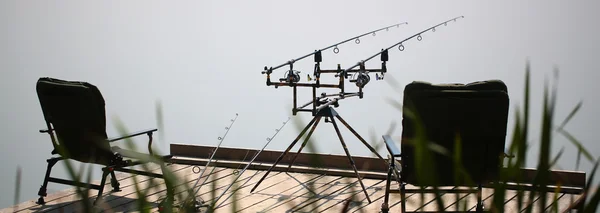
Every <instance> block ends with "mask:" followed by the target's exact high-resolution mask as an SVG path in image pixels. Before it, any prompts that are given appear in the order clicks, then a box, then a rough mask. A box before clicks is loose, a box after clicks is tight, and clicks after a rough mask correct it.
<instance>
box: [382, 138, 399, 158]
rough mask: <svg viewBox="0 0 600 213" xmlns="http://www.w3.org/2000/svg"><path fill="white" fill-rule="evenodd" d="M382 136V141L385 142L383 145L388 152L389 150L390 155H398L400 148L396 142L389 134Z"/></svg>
mask: <svg viewBox="0 0 600 213" xmlns="http://www.w3.org/2000/svg"><path fill="white" fill-rule="evenodd" d="M382 137H383V141H384V142H385V147H386V148H387V150H388V152H390V155H392V157H400V155H401V152H400V149H398V147H397V146H396V142H395V141H394V140H393V139H392V137H390V136H389V135H384V136H382Z"/></svg>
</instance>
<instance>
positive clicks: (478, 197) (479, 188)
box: [476, 184, 483, 212]
mask: <svg viewBox="0 0 600 213" xmlns="http://www.w3.org/2000/svg"><path fill="white" fill-rule="evenodd" d="M481 193H482V190H481V184H479V185H478V186H477V209H476V211H477V212H483V203H482V202H481Z"/></svg>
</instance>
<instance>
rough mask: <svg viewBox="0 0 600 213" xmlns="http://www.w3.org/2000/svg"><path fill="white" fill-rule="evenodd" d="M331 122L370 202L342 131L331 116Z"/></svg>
mask: <svg viewBox="0 0 600 213" xmlns="http://www.w3.org/2000/svg"><path fill="white" fill-rule="evenodd" d="M331 123H332V124H333V128H335V132H336V133H337V135H338V138H340V142H341V143H342V147H343V148H344V152H346V156H347V157H348V160H349V161H350V165H352V169H354V174H356V178H358V182H359V183H360V186H361V187H362V190H363V192H365V196H366V197H367V201H369V203H371V198H369V194H368V193H367V189H365V185H364V184H363V182H362V180H361V178H360V175H359V174H358V171H357V170H356V165H355V164H354V160H353V159H352V156H350V152H349V151H348V147H346V143H344V138H342V133H340V129H339V128H338V126H337V124H336V123H335V119H334V118H333V117H331Z"/></svg>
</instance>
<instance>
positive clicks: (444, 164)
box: [382, 80, 509, 212]
mask: <svg viewBox="0 0 600 213" xmlns="http://www.w3.org/2000/svg"><path fill="white" fill-rule="evenodd" d="M403 102H404V109H403V120H402V127H403V129H402V138H401V141H400V148H401V149H398V147H396V143H395V141H394V140H393V139H392V138H391V137H390V136H389V135H384V136H383V139H384V141H385V144H386V147H387V150H388V152H389V170H388V175H387V184H386V190H385V197H384V203H383V205H382V212H388V211H389V208H388V201H389V193H390V182H391V180H392V178H394V179H395V180H396V181H397V182H398V183H399V186H400V199H401V205H402V206H401V210H402V212H405V211H406V195H405V194H406V193H424V192H430V193H431V192H432V191H433V190H435V189H437V187H455V188H453V190H439V191H438V192H439V193H444V192H449V191H453V192H454V193H473V192H476V193H477V207H476V211H477V212H482V211H483V204H482V201H481V192H482V185H484V184H486V183H490V182H493V181H495V180H497V176H498V172H499V170H500V168H501V166H502V159H503V157H505V156H506V155H505V154H504V148H505V138H506V128H507V120H508V104H509V99H508V94H507V88H506V85H505V84H504V83H503V82H502V81H499V80H494V81H483V82H474V83H470V84H467V85H462V84H451V85H432V84H429V83H425V82H413V83H411V84H409V85H407V86H406V87H405V89H404V100H403ZM419 142H421V143H419ZM457 142H460V143H457ZM458 145H460V146H458ZM430 147H438V148H442V149H441V150H442V151H432V150H431V149H430ZM458 147H460V150H455V149H456V148H458ZM426 150H430V151H426ZM443 150H445V152H444V151H443ZM427 153H429V156H430V158H429V159H431V160H430V161H425V159H426V157H423V158H420V159H417V157H419V156H427ZM456 153H460V155H458V156H460V162H457V161H455V159H457V160H458V158H455V157H454V155H456ZM397 160H400V161H399V162H400V163H398V161H397ZM418 161H421V162H418ZM417 163H419V164H417ZM398 164H400V165H398ZM417 165H421V166H420V167H417ZM417 173H418V174H419V175H417ZM406 184H411V185H413V186H417V189H410V190H409V189H406V187H405V185H406ZM465 186H466V187H465ZM456 187H461V188H467V189H458V188H456ZM432 188H433V189H432ZM433 192H435V191H433ZM440 199H441V198H440ZM458 206H459V205H458V204H456V207H457V209H456V210H457V211H458V210H459V209H458ZM440 211H442V210H440ZM444 211H446V210H444Z"/></svg>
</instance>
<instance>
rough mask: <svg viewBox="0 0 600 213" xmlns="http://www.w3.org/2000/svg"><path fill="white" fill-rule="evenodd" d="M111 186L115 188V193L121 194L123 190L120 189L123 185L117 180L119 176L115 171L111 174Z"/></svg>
mask: <svg viewBox="0 0 600 213" xmlns="http://www.w3.org/2000/svg"><path fill="white" fill-rule="evenodd" d="M110 186H112V187H113V190H112V191H113V192H120V191H121V188H119V186H121V184H119V181H118V180H117V176H116V175H115V171H111V172H110Z"/></svg>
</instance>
